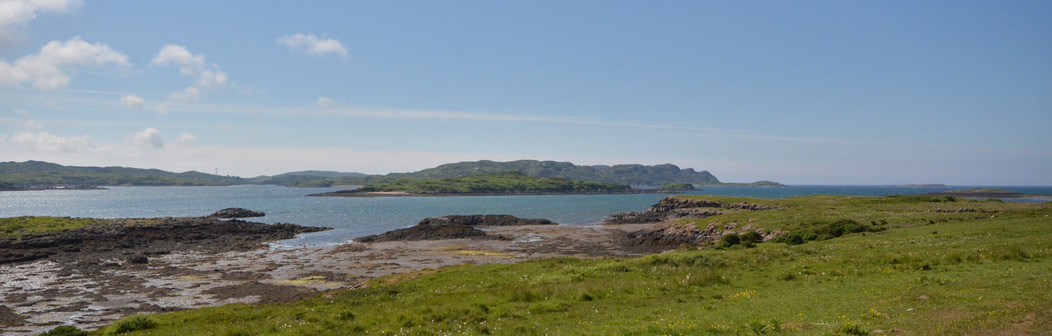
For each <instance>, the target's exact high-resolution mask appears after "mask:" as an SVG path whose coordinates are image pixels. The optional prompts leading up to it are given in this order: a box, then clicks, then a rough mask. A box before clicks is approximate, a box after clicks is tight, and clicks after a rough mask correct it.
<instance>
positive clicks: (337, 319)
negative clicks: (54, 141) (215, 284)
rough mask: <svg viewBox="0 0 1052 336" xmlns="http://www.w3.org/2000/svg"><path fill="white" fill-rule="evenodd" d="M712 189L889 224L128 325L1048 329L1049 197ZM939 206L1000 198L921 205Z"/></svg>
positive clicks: (458, 330)
mask: <svg viewBox="0 0 1052 336" xmlns="http://www.w3.org/2000/svg"><path fill="white" fill-rule="evenodd" d="M704 197H707V198H710V199H717V198H715V197H709V196H704ZM719 200H720V201H728V202H742V201H747V202H750V203H754V202H755V203H763V202H769V203H770V204H772V205H779V206H783V207H785V208H784V209H780V210H765V211H753V212H748V213H746V212H743V213H734V214H728V215H723V216H722V217H721V218H715V217H713V218H706V219H702V220H701V221H705V220H717V221H730V220H747V219H749V218H753V217H756V218H757V219H758V220H757V221H754V222H752V223H761V224H758V225H764V226H765V227H776V226H783V225H784V226H785V227H792V226H794V225H806V223H811V222H815V221H834V220H837V219H845V218H846V219H852V220H856V221H866V220H868V219H870V218H873V219H878V218H883V219H887V220H888V221H889V228H888V229H887V230H885V231H881V232H867V233H865V234H864V235H863V234H861V233H857V234H846V235H844V236H842V237H839V238H835V239H829V240H819V241H813V242H809V243H807V244H803V245H787V244H782V243H770V242H768V243H760V244H756V247H755V248H751V249H736V248H731V249H704V250H690V251H676V252H671V253H662V254H657V255H651V256H646V257H640V258H630V259H573V258H562V259H547V260H537V261H529V262H522V263H517V264H494V265H463V266H455V267H446V268H441V269H438V270H437V271H433V272H419V273H416V274H410V275H400V276H397V277H388V278H381V279H377V280H374V281H371V282H370V285H369V286H368V287H367V288H363V289H357V290H349V291H341V292H336V293H332V294H328V295H325V296H318V297H315V298H310V299H306V300H302V301H299V302H295V303H290V304H274V305H245V304H234V305H226V306H221V307H212V308H204V309H197V310H189V311H182V312H176V313H169V314H161V315H152V316H151V319H152V320H153V321H156V322H157V325H156V326H155V327H154V328H152V329H150V330H148V331H142V332H132V333H131V334H147V333H146V332H148V333H149V334H150V335H208V334H211V335H345V334H366V332H368V334H369V335H450V334H457V335H459V334H496V335H545V334H547V335H757V334H770V335H862V334H870V333H871V332H875V331H876V330H883V331H884V332H885V333H888V334H892V333H894V334H899V335H960V334H980V335H983V334H1008V335H1024V334H1041V333H1045V332H1047V330H1052V308H1050V307H1052V293H1050V292H1049V290H1048V288H1052V276H1050V274H1052V219H1049V215H1052V205H1050V204H1048V203H1045V204H1035V203H1030V204H1025V203H1013V204H1008V203H996V202H948V203H947V202H938V203H939V204H938V206H935V205H932V204H934V203H936V202H929V201H931V200H930V199H920V198H902V197H888V198H868V197H831V196H814V197H803V198H790V199H784V200H759V199H737V198H719ZM933 206H934V207H939V208H950V207H958V208H953V209H967V208H976V209H986V210H1001V212H999V213H996V214H993V215H991V214H990V213H973V212H967V213H963V214H965V215H966V216H959V215H960V214H956V213H954V214H947V215H945V216H943V215H941V214H940V215H937V214H934V213H930V212H925V211H927V210H930V209H932V207H933ZM977 215H980V216H977ZM718 217H719V216H718ZM783 217H784V218H783ZM921 219H923V221H922V220H921ZM940 219H945V220H940ZM929 220H931V222H932V223H933V224H929ZM116 325H120V323H117V324H116ZM112 328H113V326H111V327H110V329H105V330H103V331H100V332H97V333H106V332H109V331H110V330H112Z"/></svg>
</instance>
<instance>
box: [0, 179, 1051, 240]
mask: <svg viewBox="0 0 1052 336" xmlns="http://www.w3.org/2000/svg"><path fill="white" fill-rule="evenodd" d="M979 187H981V188H998V189H1007V190H1012V191H1016V192H1019V193H1023V194H1036V195H1052V187H1031V186H1026V187H1018V186H952V187H950V188H918V187H901V186H848V185H837V186H819V185H791V186H786V187H781V188H772V187H705V188H704V189H703V190H698V191H691V192H688V193H685V194H701V195H725V196H747V197H761V198H783V197H792V196H802V195H815V194H826V195H857V196H884V195H897V194H920V193H928V192H938V191H946V190H949V189H963V188H979ZM335 190H339V189H337V188H287V187H280V186H260V185H246V186H226V187H108V188H106V189H101V190H39V191H0V217H15V216H60V217H63V216H68V217H92V218H150V217H165V216H171V217H188V216H206V215H208V214H211V213H213V212H215V211H216V210H219V209H223V208H232V207H238V208H246V209H252V210H260V211H263V212H264V213H266V216H265V217H260V218H251V219H248V220H251V221H256V222H263V223H278V222H281V223H293V224H300V225H309V226H326V227H331V228H333V230H331V231H325V232H318V233H312V234H307V235H302V236H300V237H297V238H295V239H291V240H285V241H282V242H279V243H277V245H286V246H293V245H329V244H340V243H346V242H348V241H350V240H351V239H353V238H356V237H360V236H364V235H371V234H378V233H383V232H386V231H389V230H393V229H397V228H404V227H409V226H412V225H415V224H416V223H417V222H419V221H420V220H421V219H424V218H427V217H440V216H447V215H471V214H510V215H515V216H519V217H523V218H545V219H549V220H552V221H554V222H557V223H560V224H562V225H576V226H587V225H595V224H598V223H600V222H602V220H603V219H604V218H606V217H607V216H609V215H612V214H614V213H618V212H622V211H642V210H645V209H646V208H647V207H649V206H651V205H653V204H654V203H657V202H658V201H660V200H661V199H662V198H664V197H665V196H668V194H624V195H550V196H463V197H457V196H451V197H385V198H343V197H312V196H307V195H309V194H316V193H322V192H329V191H335ZM1006 201H1024V202H1026V201H1029V202H1046V201H1048V200H1047V199H1007V200H1006Z"/></svg>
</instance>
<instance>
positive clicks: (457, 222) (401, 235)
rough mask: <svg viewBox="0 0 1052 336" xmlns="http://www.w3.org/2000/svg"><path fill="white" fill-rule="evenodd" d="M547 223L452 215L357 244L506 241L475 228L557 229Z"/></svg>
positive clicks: (366, 238)
mask: <svg viewBox="0 0 1052 336" xmlns="http://www.w3.org/2000/svg"><path fill="white" fill-rule="evenodd" d="M555 224H556V223H553V222H552V221H550V220H547V219H530V218H519V217H515V216H512V215H466V216H463V215H453V216H445V217H432V218H424V219H423V220H421V221H420V223H417V224H416V225H415V226H412V227H408V228H405V229H397V230H392V231H388V232H385V233H382V234H378V235H372V236H365V237H360V238H357V239H355V240H356V241H358V242H363V243H368V242H382V241H412V240H440V239H506V238H505V237H504V236H500V235H490V234H487V233H486V232H485V231H482V230H479V229H477V228H475V227H476V226H511V225H555Z"/></svg>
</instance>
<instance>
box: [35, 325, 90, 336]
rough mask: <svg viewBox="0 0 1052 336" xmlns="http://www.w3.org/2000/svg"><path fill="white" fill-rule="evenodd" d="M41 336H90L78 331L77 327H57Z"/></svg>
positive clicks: (85, 332)
mask: <svg viewBox="0 0 1052 336" xmlns="http://www.w3.org/2000/svg"><path fill="white" fill-rule="evenodd" d="M40 336H88V332H87V331H84V330H80V329H77V327H74V326H68V325H64V326H59V327H55V329H51V330H50V331H48V332H45V333H43V334H40Z"/></svg>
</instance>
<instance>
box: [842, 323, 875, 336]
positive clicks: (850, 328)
mask: <svg viewBox="0 0 1052 336" xmlns="http://www.w3.org/2000/svg"><path fill="white" fill-rule="evenodd" d="M840 332H842V333H845V334H848V335H859V336H861V335H869V332H868V331H866V330H865V329H862V327H861V326H859V325H857V324H848V325H845V326H844V327H843V328H840Z"/></svg>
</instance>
